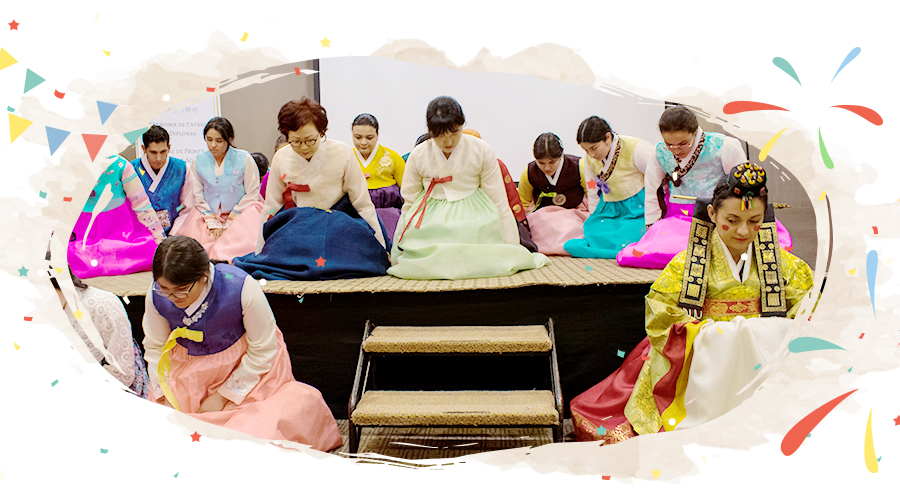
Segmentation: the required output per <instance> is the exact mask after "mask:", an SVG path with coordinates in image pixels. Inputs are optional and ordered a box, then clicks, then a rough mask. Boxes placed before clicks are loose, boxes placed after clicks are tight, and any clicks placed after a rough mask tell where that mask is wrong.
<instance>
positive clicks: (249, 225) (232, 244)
mask: <svg viewBox="0 0 900 499" xmlns="http://www.w3.org/2000/svg"><path fill="white" fill-rule="evenodd" d="M262 207H263V203H262V201H259V202H256V203H253V204H251V205H250V206H248V207H247V209H246V210H244V211H243V212H242V213H241V214H240V216H238V217H237V218H236V219H234V221H233V222H231V225H230V226H229V227H228V228H227V229H225V232H223V233H222V235H221V236H220V237H219V238H218V239H216V238H214V237H213V235H212V233H211V232H210V231H209V229H208V228H207V226H206V220H204V219H203V214H202V213H200V210H197V209H193V210H191V212H190V213H188V214H187V219H186V220H185V221H184V225H182V226H181V227H180V228H179V229H178V233H177V234H175V231H174V229H173V231H172V233H171V235H173V236H187V237H190V238H193V239H196V240H197V242H199V243H200V244H201V245H203V248H204V249H205V250H206V252H207V253H209V258H210V259H211V260H225V261H226V262H231V260H232V259H233V258H234V257H237V256H244V255H246V254H249V253H254V252H256V240H257V238H258V237H259V231H260V228H259V227H260V225H261V224H262Z"/></svg>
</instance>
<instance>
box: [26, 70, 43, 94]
mask: <svg viewBox="0 0 900 499" xmlns="http://www.w3.org/2000/svg"><path fill="white" fill-rule="evenodd" d="M41 83H44V79H43V78H41V77H40V76H38V74H37V73H35V72H34V71H32V70H30V69H29V70H28V71H26V72H25V90H24V91H23V92H22V93H23V94H27V93H28V91H29V90H31V89H32V88H34V87H36V86H38V85H40V84H41Z"/></svg>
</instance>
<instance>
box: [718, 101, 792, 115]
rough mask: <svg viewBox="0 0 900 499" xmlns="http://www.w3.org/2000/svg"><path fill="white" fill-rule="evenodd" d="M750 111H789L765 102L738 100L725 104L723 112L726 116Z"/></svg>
mask: <svg viewBox="0 0 900 499" xmlns="http://www.w3.org/2000/svg"><path fill="white" fill-rule="evenodd" d="M748 111H788V110H787V109H785V108H783V107H778V106H774V105H772V104H766V103H765V102H755V101H752V100H736V101H732V102H729V103H728V104H725V107H723V108H722V112H724V113H725V114H738V113H746V112H748Z"/></svg>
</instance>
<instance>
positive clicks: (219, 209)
mask: <svg viewBox="0 0 900 499" xmlns="http://www.w3.org/2000/svg"><path fill="white" fill-rule="evenodd" d="M203 135H204V136H205V137H206V146H207V147H208V148H209V150H208V151H204V152H202V153H200V154H198V155H197V157H196V158H194V162H193V163H192V164H191V166H190V172H191V175H192V178H193V186H194V198H195V202H196V206H195V209H194V210H192V211H191V213H190V214H189V215H188V218H187V219H186V220H185V222H184V225H183V226H182V227H181V228H180V229H179V230H178V232H177V234H175V235H180V236H188V237H191V238H194V239H196V240H197V241H198V242H200V244H202V245H203V248H204V249H206V251H207V252H208V253H209V255H210V256H211V257H212V258H214V259H218V260H226V261H229V262H230V261H231V260H232V259H233V258H234V257H236V256H241V255H246V254H248V253H253V252H254V250H256V238H257V235H258V234H259V230H260V224H261V223H262V222H261V219H260V217H261V213H262V197H261V196H260V194H259V167H257V166H256V161H254V160H253V157H252V156H251V155H250V153H248V152H247V151H245V150H243V149H237V148H235V147H234V146H233V144H232V143H233V142H234V128H233V127H232V126H231V123H230V122H229V121H228V120H226V119H225V118H221V117H217V118H213V119H211V120H209V123H207V124H206V127H205V128H204V129H203ZM173 233H174V231H173Z"/></svg>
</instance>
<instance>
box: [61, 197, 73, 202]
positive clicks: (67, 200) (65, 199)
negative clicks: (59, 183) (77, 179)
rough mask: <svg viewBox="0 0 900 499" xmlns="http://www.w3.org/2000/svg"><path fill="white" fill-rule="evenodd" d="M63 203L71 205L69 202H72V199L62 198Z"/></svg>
mask: <svg viewBox="0 0 900 499" xmlns="http://www.w3.org/2000/svg"><path fill="white" fill-rule="evenodd" d="M63 201H64V202H66V203H71V202H72V198H71V197H64V198H63Z"/></svg>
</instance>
